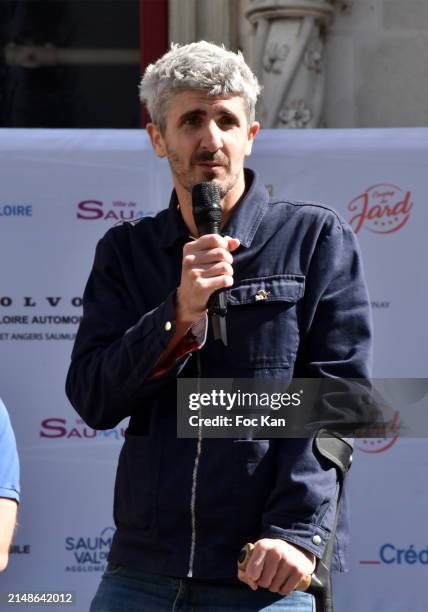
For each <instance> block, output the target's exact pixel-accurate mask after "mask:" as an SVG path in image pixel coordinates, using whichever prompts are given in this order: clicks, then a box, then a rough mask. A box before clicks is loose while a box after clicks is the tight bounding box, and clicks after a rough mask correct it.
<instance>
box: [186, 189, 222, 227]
mask: <svg viewBox="0 0 428 612" xmlns="http://www.w3.org/2000/svg"><path fill="white" fill-rule="evenodd" d="M220 199H221V197H220V188H219V187H218V186H217V185H216V184H215V183H213V182H211V181H207V182H205V183H198V184H197V185H194V187H193V189H192V208H193V217H194V219H195V223H196V227H197V228H198V231H199V234H200V236H203V235H204V234H219V233H220V227H221V218H222V210H221V204H220Z"/></svg>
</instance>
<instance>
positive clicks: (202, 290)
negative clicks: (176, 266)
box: [177, 234, 240, 324]
mask: <svg viewBox="0 0 428 612" xmlns="http://www.w3.org/2000/svg"><path fill="white" fill-rule="evenodd" d="M239 244H240V242H239V240H238V239H236V238H229V237H223V236H218V235H216V234H206V235H205V236H201V237H200V238H198V239H197V240H195V241H193V242H188V243H187V244H185V245H184V248H183V264H182V269H181V281H180V286H179V287H178V289H177V320H179V321H183V322H186V323H189V324H191V323H193V322H194V321H197V320H198V319H199V318H200V317H201V316H202V315H203V314H204V312H205V311H206V309H207V304H208V300H209V298H210V296H211V295H212V294H213V293H214V291H217V290H218V289H225V288H227V287H231V286H232V285H233V267H232V263H233V257H232V255H231V253H232V251H235V250H236V249H237V248H238V247H239Z"/></svg>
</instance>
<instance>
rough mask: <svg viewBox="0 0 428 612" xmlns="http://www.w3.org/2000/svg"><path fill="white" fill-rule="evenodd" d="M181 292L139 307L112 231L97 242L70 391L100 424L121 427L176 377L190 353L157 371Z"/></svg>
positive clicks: (79, 408) (97, 426)
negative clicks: (142, 308)
mask: <svg viewBox="0 0 428 612" xmlns="http://www.w3.org/2000/svg"><path fill="white" fill-rule="evenodd" d="M174 300H175V291H174V292H172V293H171V294H170V295H168V296H167V297H166V299H165V300H164V301H163V302H161V303H160V304H159V305H158V306H157V307H156V308H154V309H152V310H150V311H148V312H143V313H141V312H138V311H137V307H136V305H135V303H134V300H132V298H131V296H130V294H129V291H128V289H127V286H126V283H125V281H124V279H123V274H122V272H121V265H120V261H119V258H118V256H117V254H116V251H115V246H114V243H113V241H112V239H111V234H110V233H109V232H108V233H107V234H106V235H105V236H104V238H102V239H101V240H100V242H99V243H98V245H97V249H96V253H95V259H94V263H93V267H92V271H91V273H90V276H89V279H88V282H87V285H86V288H85V291H84V295H83V317H82V321H81V323H80V327H79V330H78V333H77V337H76V341H75V345H74V348H73V352H72V356H71V364H70V368H69V371H68V374H67V381H66V393H67V396H68V398H69V400H70V402H71V404H72V405H73V406H74V408H75V409H76V411H77V412H78V413H79V415H80V416H81V417H82V419H83V420H84V421H85V422H86V423H87V424H88V425H90V426H91V427H93V428H94V429H109V428H112V427H115V426H116V425H117V424H118V423H119V422H120V421H121V420H122V419H124V418H125V417H128V416H131V415H132V414H134V413H135V412H137V411H138V410H141V409H142V408H143V406H142V404H143V402H144V400H145V399H146V398H147V397H149V396H151V395H153V394H156V393H157V392H159V390H160V389H161V388H162V387H163V386H164V385H165V384H167V383H169V382H171V381H173V380H174V379H175V378H176V377H177V375H178V373H179V372H180V370H181V369H182V368H183V367H184V365H185V363H186V361H187V360H188V358H189V355H188V354H186V355H183V356H181V357H180V358H179V359H177V360H176V361H174V362H173V363H172V364H171V365H170V367H169V368H168V369H167V370H166V371H163V372H162V374H161V375H159V376H152V375H151V374H152V371H153V369H154V367H155V365H156V363H157V361H158V360H159V357H160V355H161V354H162V352H163V351H164V349H165V347H166V346H167V344H168V342H169V340H170V338H171V337H172V335H173V334H174V329H175V321H174V320H175V302H174Z"/></svg>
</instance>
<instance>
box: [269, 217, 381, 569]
mask: <svg viewBox="0 0 428 612" xmlns="http://www.w3.org/2000/svg"><path fill="white" fill-rule="evenodd" d="M300 326H301V329H300V334H301V343H300V348H299V351H298V356H297V359H296V365H295V370H294V377H295V378H332V379H335V380H337V379H338V378H346V379H348V378H349V379H355V378H357V379H361V378H364V379H366V378H367V377H368V376H369V375H370V370H371V338H372V325H371V310H370V303H369V298H368V294H367V288H366V283H365V279H364V273H363V269H362V262H361V256H360V252H359V248H358V244H357V240H356V237H355V235H354V233H353V231H352V230H351V228H350V227H349V226H348V225H346V224H344V223H342V222H340V221H339V220H338V219H337V218H336V217H335V220H334V223H333V224H331V225H330V227H328V226H324V227H323V229H322V231H321V232H320V234H319V236H318V239H317V241H316V247H315V248H314V251H313V253H312V258H311V263H310V266H309V269H308V271H307V275H306V292H305V298H304V303H303V304H302V313H301V323H300ZM277 466H278V467H277V478H276V485H275V487H274V489H273V491H272V492H271V495H270V496H269V499H268V502H267V504H266V507H265V511H264V514H263V518H262V521H263V528H262V535H261V537H269V538H282V539H284V540H287V541H289V542H290V543H294V544H297V545H298V546H301V547H303V548H305V549H307V550H309V551H310V552H312V553H313V554H314V555H315V556H317V557H319V558H321V557H322V555H323V553H324V549H325V546H326V544H327V541H328V538H329V536H330V533H331V531H332V528H333V524H334V518H335V513H336V501H337V494H338V479H337V473H336V469H335V467H333V464H332V463H330V462H329V461H328V460H326V459H324V458H323V457H321V455H319V454H318V452H317V451H316V449H315V445H314V439H313V438H310V439H282V440H280V441H279V444H278V463H277Z"/></svg>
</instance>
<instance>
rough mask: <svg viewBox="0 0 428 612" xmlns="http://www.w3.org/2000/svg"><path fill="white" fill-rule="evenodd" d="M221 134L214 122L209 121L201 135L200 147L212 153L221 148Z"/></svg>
mask: <svg viewBox="0 0 428 612" xmlns="http://www.w3.org/2000/svg"><path fill="white" fill-rule="evenodd" d="M222 143H223V141H222V133H221V129H220V128H219V127H218V125H217V123H216V122H215V121H209V122H208V123H207V125H206V126H205V129H204V133H203V135H202V142H201V145H202V147H203V148H204V149H206V150H207V151H210V152H212V153H214V151H218V149H220V148H221V146H222Z"/></svg>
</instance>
